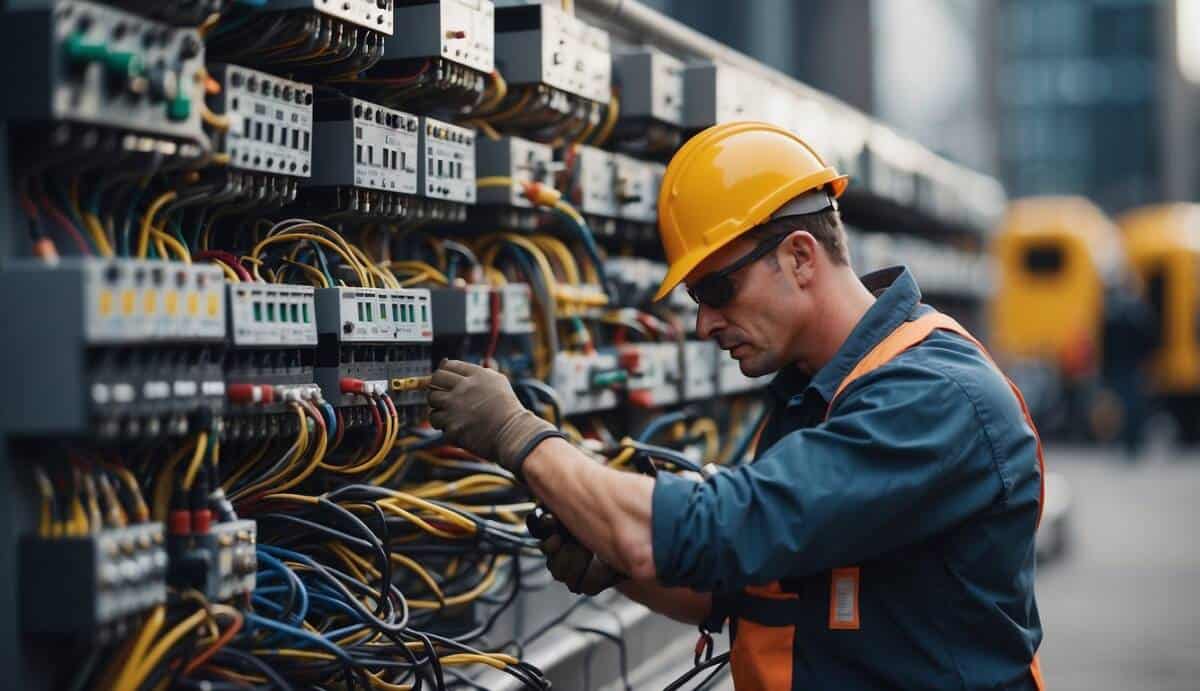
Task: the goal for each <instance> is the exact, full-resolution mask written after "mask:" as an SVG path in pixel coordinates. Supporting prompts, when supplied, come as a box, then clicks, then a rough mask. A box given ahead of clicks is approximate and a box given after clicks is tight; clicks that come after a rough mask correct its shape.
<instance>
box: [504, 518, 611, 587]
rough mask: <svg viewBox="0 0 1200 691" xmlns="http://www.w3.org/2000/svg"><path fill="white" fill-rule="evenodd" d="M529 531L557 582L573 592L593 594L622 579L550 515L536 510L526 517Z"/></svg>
mask: <svg viewBox="0 0 1200 691" xmlns="http://www.w3.org/2000/svg"><path fill="white" fill-rule="evenodd" d="M525 521H526V523H527V524H528V525H529V532H530V533H532V534H533V536H534V537H536V538H538V539H539V540H540V542H539V543H538V548H539V549H540V550H541V551H542V554H544V555H546V566H547V567H548V568H549V569H550V575H552V576H554V579H555V580H556V581H559V582H560V583H562V584H563V585H565V586H567V589H568V590H570V591H571V592H573V593H576V594H582V595H596V594H598V593H601V592H603V591H605V590H607V589H608V588H611V587H612V586H614V585H616V584H617V583H619V582H620V581H623V580H625V576H623V575H622V574H620V573H617V572H616V571H614V570H613V569H612V568H611V567H609V566H608V565H607V564H605V563H604V562H602V561H600V560H599V559H597V558H596V555H595V554H593V553H592V551H591V550H589V549H588V548H587V547H584V546H583V545H582V544H580V543H579V541H578V540H576V539H575V538H574V537H571V534H570V533H568V532H567V529H566V528H564V527H563V525H562V524H561V523H559V522H558V519H556V518H555V517H554V515H553V514H549V513H544V512H541V511H536V512H534V513H531V514H529V516H528V517H527V518H526V519H525Z"/></svg>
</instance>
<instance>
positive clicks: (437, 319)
mask: <svg viewBox="0 0 1200 691" xmlns="http://www.w3.org/2000/svg"><path fill="white" fill-rule="evenodd" d="M492 293H493V291H492V288H491V287H490V286H487V285H466V286H463V287H461V288H437V289H435V290H433V291H431V292H430V300H431V302H430V304H431V306H432V309H433V335H434V336H435V337H436V338H439V339H440V338H444V337H448V336H451V337H452V336H479V335H483V334H486V333H489V332H490V331H491V329H492V300H493V297H492ZM495 299H496V307H497V309H499V306H500V305H499V295H496V297H495Z"/></svg>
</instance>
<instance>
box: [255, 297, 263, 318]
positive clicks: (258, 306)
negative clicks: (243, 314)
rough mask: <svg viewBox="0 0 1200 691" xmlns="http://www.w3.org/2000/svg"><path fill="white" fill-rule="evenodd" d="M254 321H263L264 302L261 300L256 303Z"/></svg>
mask: <svg viewBox="0 0 1200 691" xmlns="http://www.w3.org/2000/svg"><path fill="white" fill-rule="evenodd" d="M254 321H256V322H260V321H262V303H261V302H256V303H254Z"/></svg>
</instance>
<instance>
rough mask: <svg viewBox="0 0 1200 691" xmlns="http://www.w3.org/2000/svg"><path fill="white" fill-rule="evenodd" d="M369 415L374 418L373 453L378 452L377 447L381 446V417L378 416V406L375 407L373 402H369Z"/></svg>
mask: <svg viewBox="0 0 1200 691" xmlns="http://www.w3.org/2000/svg"><path fill="white" fill-rule="evenodd" d="M371 415H372V416H373V417H374V418H375V444H374V447H375V451H376V452H378V451H379V447H381V446H383V416H381V415H380V414H379V406H377V405H375V401H371Z"/></svg>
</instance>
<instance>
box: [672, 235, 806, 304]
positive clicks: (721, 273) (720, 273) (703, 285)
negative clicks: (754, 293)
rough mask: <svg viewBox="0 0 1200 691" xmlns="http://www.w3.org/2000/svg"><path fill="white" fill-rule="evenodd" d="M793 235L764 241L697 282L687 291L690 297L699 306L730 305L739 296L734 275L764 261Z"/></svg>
mask: <svg viewBox="0 0 1200 691" xmlns="http://www.w3.org/2000/svg"><path fill="white" fill-rule="evenodd" d="M791 234H792V233H791V231H788V232H786V233H780V234H779V235H776V236H774V237H770V238H767V239H766V240H763V241H762V242H760V243H758V246H756V247H755V248H754V249H752V250H750V252H748V253H747V254H746V255H745V256H743V257H742V258H740V259H738V260H737V261H735V262H734V263H732V264H730V265H729V266H727V267H725V268H723V269H718V270H717V271H714V272H712V273H710V274H708V275H707V276H705V277H704V278H702V279H700V280H699V281H696V285H694V286H691V287H690V288H688V289H687V292H688V295H690V296H692V299H693V300H695V301H696V304H698V305H708V306H709V307H712V308H715V309H720V308H722V307H724V306H725V305H728V304H729V301H730V300H732V299H733V297H734V296H735V295H737V287H736V286H734V285H733V278H732V277H733V274H735V273H737V272H738V271H741V270H742V269H744V268H746V267H747V266H749V265H751V264H753V263H754V262H756V261H758V260H759V259H762V258H763V257H764V256H766V255H767V253H768V252H772V251H774V250H775V248H776V247H779V243H781V242H783V239H784V238H786V237H787V236H789V235H791Z"/></svg>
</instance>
